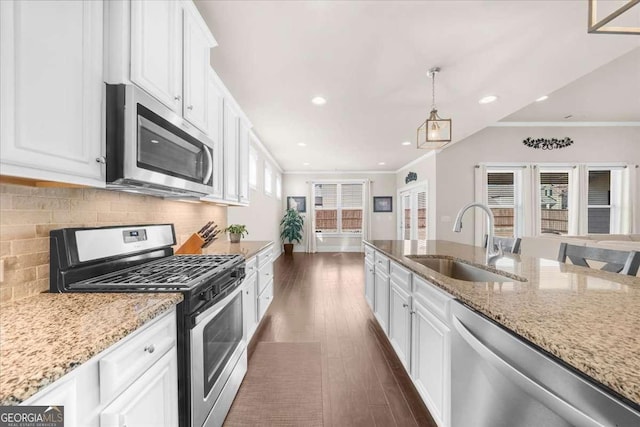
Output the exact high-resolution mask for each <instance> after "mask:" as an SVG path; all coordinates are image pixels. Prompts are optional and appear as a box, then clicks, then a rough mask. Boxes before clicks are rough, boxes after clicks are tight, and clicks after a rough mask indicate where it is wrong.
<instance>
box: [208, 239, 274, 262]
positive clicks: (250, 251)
mask: <svg viewBox="0 0 640 427" xmlns="http://www.w3.org/2000/svg"><path fill="white" fill-rule="evenodd" d="M271 245H273V242H272V241H257V240H253V241H252V240H240V243H231V242H229V241H228V240H222V241H215V242H213V243H212V244H211V246H209V247H208V248H206V249H204V250H203V251H202V253H203V254H211V255H218V254H232V255H236V254H239V255H242V256H243V257H244V258H245V259H249V258H251V257H252V256H254V255H256V254H258V252H260V251H262V250H263V249H266V248H268V247H269V246H271Z"/></svg>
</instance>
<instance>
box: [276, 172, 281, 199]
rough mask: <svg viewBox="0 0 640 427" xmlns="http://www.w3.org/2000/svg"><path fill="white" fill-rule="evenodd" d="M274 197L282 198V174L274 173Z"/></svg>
mask: <svg viewBox="0 0 640 427" xmlns="http://www.w3.org/2000/svg"><path fill="white" fill-rule="evenodd" d="M276 197H277V198H278V200H282V175H280V174H278V175H276Z"/></svg>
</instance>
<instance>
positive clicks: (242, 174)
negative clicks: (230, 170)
mask: <svg viewBox="0 0 640 427" xmlns="http://www.w3.org/2000/svg"><path fill="white" fill-rule="evenodd" d="M238 193H239V194H238V197H239V199H240V203H247V204H248V203H249V126H248V124H247V123H246V122H245V121H244V120H243V119H240V121H239V125H238Z"/></svg>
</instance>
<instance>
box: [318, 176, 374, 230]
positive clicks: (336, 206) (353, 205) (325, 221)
mask: <svg viewBox="0 0 640 427" xmlns="http://www.w3.org/2000/svg"><path fill="white" fill-rule="evenodd" d="M313 196H314V197H313V199H314V200H313V203H314V211H315V220H316V233H349V234H351V233H357V234H359V233H361V232H362V214H363V205H364V201H363V185H362V184H361V183H353V184H352V183H340V184H315V185H314V194H313Z"/></svg>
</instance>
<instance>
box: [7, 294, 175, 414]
mask: <svg viewBox="0 0 640 427" xmlns="http://www.w3.org/2000/svg"><path fill="white" fill-rule="evenodd" d="M180 301H182V295H181V294H166V293H165V294H133V293H131V294H113V293H112V294H100V293H78V294H73V293H69V294H50V293H43V294H38V295H36V296H33V297H29V298H25V299H21V300H18V301H15V302H11V303H5V304H2V305H1V306H0V405H16V404H18V403H20V402H22V401H24V400H26V399H27V398H29V397H30V396H32V395H33V394H35V393H36V392H38V391H39V390H40V389H42V388H43V387H45V386H47V385H49V384H51V383H52V382H54V381H55V380H57V379H58V378H60V377H62V376H63V375H64V374H66V373H68V372H69V371H71V370H73V369H74V368H75V367H76V366H78V365H80V364H82V363H84V362H86V361H87V360H89V359H91V358H92V357H93V356H95V355H96V354H98V353H100V352H101V351H103V350H105V349H106V348H108V347H109V346H111V345H112V344H114V343H116V342H117V341H119V340H121V339H122V338H124V337H125V336H127V335H128V334H130V333H131V332H133V331H135V330H136V329H138V328H139V327H140V326H142V325H143V324H145V323H147V322H148V321H150V320H151V319H153V318H155V317H156V316H158V315H160V314H162V313H163V312H166V311H167V310H169V309H170V308H171V307H173V306H174V305H175V304H177V303H179V302H180Z"/></svg>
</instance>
